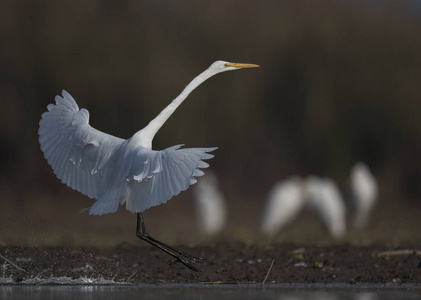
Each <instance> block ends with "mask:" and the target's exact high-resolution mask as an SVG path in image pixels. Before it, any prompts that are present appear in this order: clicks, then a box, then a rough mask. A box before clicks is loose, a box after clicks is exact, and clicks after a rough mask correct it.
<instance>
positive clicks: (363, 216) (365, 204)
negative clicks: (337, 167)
mask: <svg viewBox="0 0 421 300" xmlns="http://www.w3.org/2000/svg"><path fill="white" fill-rule="evenodd" d="M378 189H379V188H378V184H377V180H376V178H375V177H374V176H373V174H372V173H371V172H370V169H369V168H368V166H367V165H366V164H364V163H357V164H356V165H355V166H354V167H353V168H352V170H351V174H350V184H349V192H348V199H347V202H348V205H349V206H350V210H351V213H352V224H353V225H354V226H355V227H356V228H357V229H362V228H364V227H366V226H367V223H368V218H369V215H370V213H371V211H372V209H373V207H374V205H375V204H376V202H377V197H378Z"/></svg>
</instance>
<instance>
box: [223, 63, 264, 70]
mask: <svg viewBox="0 0 421 300" xmlns="http://www.w3.org/2000/svg"><path fill="white" fill-rule="evenodd" d="M226 67H234V68H237V69H245V68H258V67H260V66H259V65H254V64H237V63H226Z"/></svg>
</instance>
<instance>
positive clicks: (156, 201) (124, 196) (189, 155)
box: [90, 146, 217, 215]
mask: <svg viewBox="0 0 421 300" xmlns="http://www.w3.org/2000/svg"><path fill="white" fill-rule="evenodd" d="M180 147H181V146H173V147H170V148H167V149H165V150H162V151H154V150H149V149H147V148H144V147H141V146H140V147H137V148H136V149H134V151H133V152H132V153H131V156H129V157H127V158H126V162H125V163H128V164H129V165H130V168H129V172H128V175H127V178H126V180H125V181H124V182H122V183H121V184H120V185H119V186H116V187H113V188H112V189H110V190H109V191H107V192H106V193H105V194H104V195H103V196H102V197H101V198H100V199H99V200H98V201H97V202H96V203H95V204H94V205H93V206H92V207H91V209H90V213H91V214H95V215H101V214H105V213H111V212H115V211H116V210H117V209H118V204H119V202H120V203H121V204H124V203H126V209H127V210H129V211H131V212H134V213H136V212H141V211H144V210H145V209H148V208H150V207H152V206H156V205H160V204H162V203H166V202H167V201H168V200H169V199H171V198H172V197H173V196H176V195H178V194H179V193H180V192H181V191H184V190H186V189H187V188H188V187H189V186H190V185H192V184H195V183H196V182H197V180H196V178H195V177H199V176H202V175H203V174H204V173H203V172H202V171H201V170H200V169H201V168H207V167H208V166H209V165H208V164H207V163H206V162H204V161H203V160H205V159H210V158H212V157H213V155H212V154H209V153H208V152H211V151H214V150H215V149H217V148H186V149H179V148H180ZM123 169H124V168H123ZM116 199H120V201H119V202H118V201H115V200H116Z"/></svg>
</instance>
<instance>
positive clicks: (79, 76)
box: [0, 0, 421, 222]
mask: <svg viewBox="0 0 421 300" xmlns="http://www.w3.org/2000/svg"><path fill="white" fill-rule="evenodd" d="M0 7H1V9H0V41H1V46H0V49H1V51H0V82H1V84H0V99H1V103H2V105H3V106H2V109H1V111H0V114H1V120H2V126H1V127H0V139H1V146H0V163H1V166H2V168H1V172H0V188H1V195H2V199H3V201H5V203H6V201H8V200H9V201H8V202H7V203H11V205H15V206H16V208H17V207H19V208H22V207H25V206H28V204H29V203H31V202H33V201H35V200H34V199H37V197H41V196H43V195H44V196H45V195H49V197H52V198H57V201H60V199H62V198H65V197H69V198H70V197H79V195H78V194H77V193H74V192H72V191H68V190H70V189H68V188H67V187H65V186H64V185H62V184H61V183H60V182H59V181H58V180H57V179H56V178H55V176H54V174H53V172H52V170H51V168H50V167H49V166H48V164H47V163H46V161H45V159H44V158H43V155H42V153H41V151H40V149H39V144H38V135H37V130H38V122H39V120H40V116H41V113H42V112H43V111H45V110H46V106H47V105H48V104H49V103H51V102H53V100H54V96H55V95H57V94H60V93H61V90H62V89H65V90H67V91H68V92H70V93H71V94H72V95H73V97H74V98H75V99H76V101H77V102H78V104H79V106H80V107H84V108H87V109H88V110H89V111H90V114H91V125H92V126H94V127H95V128H97V129H99V130H102V131H105V132H108V133H110V134H113V135H116V136H119V137H122V138H128V137H130V136H131V135H132V134H133V133H134V132H136V131H137V130H139V129H141V128H142V127H143V126H145V125H146V124H147V123H148V122H149V121H150V120H151V119H152V118H154V117H155V116H156V115H157V114H158V113H159V112H160V111H161V109H163V108H164V107H165V106H166V105H167V104H169V102H170V101H171V99H173V98H174V97H175V96H176V95H178V94H179V93H180V92H181V90H182V89H183V87H184V86H185V85H186V84H187V83H188V82H189V81H190V80H191V79H192V78H193V77H194V76H196V75H198V74H199V73H200V72H201V71H203V70H204V69H205V68H207V67H208V66H209V65H210V64H211V63H212V62H213V61H215V60H217V59H223V60H228V61H234V62H249V63H257V64H260V65H261V68H260V69H253V70H244V71H239V72H235V73H225V74H222V75H218V76H217V77H215V78H212V79H211V80H209V81H208V82H206V83H205V84H203V85H202V86H200V87H199V88H198V89H197V90H196V91H194V93H193V94H192V95H191V96H190V97H189V98H188V99H187V101H186V102H185V103H183V105H182V106H181V107H180V108H179V109H178V110H177V112H176V113H175V114H174V115H173V116H172V117H171V118H170V120H169V121H168V122H167V123H166V125H165V126H164V127H163V128H162V129H161V131H160V132H159V134H158V135H157V136H156V138H155V141H154V148H156V149H163V148H166V147H169V146H171V145H175V144H180V143H184V144H186V146H188V147H205V146H219V149H218V150H217V152H216V153H215V154H216V157H215V159H213V160H212V161H211V168H212V169H213V170H214V171H215V172H216V173H217V174H218V175H219V177H220V181H221V186H222V188H223V189H224V190H225V191H226V193H227V195H228V196H229V197H227V198H229V201H231V208H235V209H237V212H240V213H241V210H246V209H247V207H251V208H253V207H256V206H258V205H257V204H256V203H255V202H259V203H260V204H259V205H263V202H264V199H265V197H266V195H267V193H268V191H269V189H270V187H271V186H272V185H273V184H274V183H275V182H276V181H278V180H281V179H283V178H285V177H288V176H290V175H301V176H307V175H311V174H315V175H323V176H329V177H332V178H333V179H334V180H336V181H338V182H339V183H340V184H341V185H344V184H345V182H346V179H347V176H348V173H349V171H350V169H351V166H352V165H353V164H354V163H356V162H357V161H364V162H366V163H367V164H368V165H369V166H370V167H371V168H372V170H373V171H374V173H375V175H376V176H377V177H378V178H379V180H380V184H381V187H380V188H381V189H382V191H383V194H382V195H383V197H384V198H385V199H386V200H385V201H399V202H400V203H402V205H408V207H414V206H416V207H418V209H419V207H420V203H419V202H420V201H419V200H420V198H421V139H420V136H421V121H420V119H419V117H420V100H421V88H420V79H421V51H420V49H421V5H419V4H416V1H409V0H408V1H405V0H396V1H374V0H373V1H363V0H357V1H351V0H348V1H345V0H341V1H329V0H318V1H311V0H308V1H292V0H286V1H272V0H262V1H224V0H216V1H168V0H164V1H136V0H122V1H111V0H104V1H101V0H94V1H85V0H83V1H82V0H75V1H71V2H69V1H55V0H54V1H53V0H41V1H24V0H18V1H11V0H3V1H2V2H1V4H0ZM186 195H187V196H189V195H190V194H189V193H186ZM80 197H82V196H80ZM179 198H180V197H179ZM37 201H38V200H37ZM86 203H87V204H86V206H89V205H90V204H91V203H92V202H86ZM235 203H237V204H235ZM8 205H9V204H8ZM32 205H33V204H32ZM25 212H26V213H29V214H30V213H31V212H30V211H28V210H26V211H25ZM46 213H48V212H46ZM72 213H74V212H72ZM133 222H134V221H133Z"/></svg>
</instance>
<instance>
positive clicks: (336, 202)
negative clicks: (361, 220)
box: [305, 176, 346, 238]
mask: <svg viewBox="0 0 421 300" xmlns="http://www.w3.org/2000/svg"><path fill="white" fill-rule="evenodd" d="M305 197H306V201H307V203H308V205H309V206H310V208H311V209H312V210H313V211H314V212H315V213H316V214H317V216H318V217H319V218H320V219H321V220H322V222H323V223H324V224H325V226H326V228H327V229H328V230H329V232H330V233H331V234H332V236H333V237H335V238H340V237H342V236H343V235H344V234H345V232H346V217H345V213H346V208H345V204H344V200H343V198H342V196H341V193H340V191H339V188H338V187H337V185H336V184H335V183H334V182H333V181H332V180H330V179H326V178H318V177H315V176H310V177H309V178H308V179H307V181H306V187H305Z"/></svg>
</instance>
